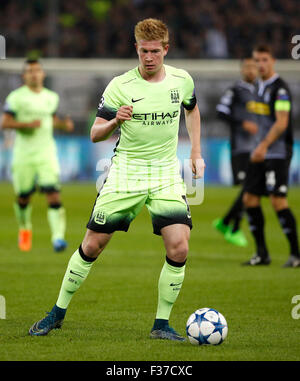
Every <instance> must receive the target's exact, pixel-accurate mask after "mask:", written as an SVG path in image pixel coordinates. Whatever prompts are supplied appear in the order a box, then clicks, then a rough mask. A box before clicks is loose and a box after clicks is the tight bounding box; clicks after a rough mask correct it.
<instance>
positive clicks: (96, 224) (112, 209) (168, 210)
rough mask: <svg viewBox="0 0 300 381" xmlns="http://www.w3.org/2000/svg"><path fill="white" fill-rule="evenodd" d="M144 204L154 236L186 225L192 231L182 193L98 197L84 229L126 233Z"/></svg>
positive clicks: (165, 191) (163, 192)
mask: <svg viewBox="0 0 300 381" xmlns="http://www.w3.org/2000/svg"><path fill="white" fill-rule="evenodd" d="M144 205H146V207H147V208H148V211H149V213H150V215H151V219H152V225H153V233H154V234H157V235H160V234H161V233H160V230H161V229H162V228H163V227H164V226H168V225H172V224H185V225H188V226H189V227H190V229H192V219H191V213H190V209H189V206H188V203H187V200H186V196H185V194H181V193H173V192H168V189H164V190H162V191H160V192H156V193H149V194H145V193H134V192H132V193H129V192H126V193H125V192H124V193H122V192H118V193H117V192H115V193H106V194H104V195H101V192H100V194H98V196H97V199H96V201H95V204H94V208H93V211H92V214H91V217H90V220H89V222H88V224H87V228H88V229H90V230H93V231H95V232H99V233H113V232H114V231H116V230H121V231H125V232H126V231H128V229H129V225H130V223H131V221H133V220H134V218H135V217H136V216H137V215H138V214H139V212H140V211H141V210H142V208H143V206H144Z"/></svg>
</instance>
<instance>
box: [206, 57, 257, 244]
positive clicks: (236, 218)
mask: <svg viewBox="0 0 300 381" xmlns="http://www.w3.org/2000/svg"><path fill="white" fill-rule="evenodd" d="M241 76H242V79H241V80H239V81H238V82H237V83H235V84H234V86H232V87H231V88H230V89H228V90H227V91H226V92H225V94H224V95H223V96H222V97H221V99H220V102H219V104H218V105H217V114H218V116H219V117H220V118H221V119H222V120H224V121H226V122H227V123H228V124H229V126H230V149H231V167H232V174H233V183H234V185H241V186H242V189H241V191H240V192H239V194H238V196H237V197H236V199H235V200H234V202H233V203H232V205H231V207H230V209H229V210H228V211H227V213H226V214H225V215H224V217H223V218H218V219H216V220H214V221H213V226H214V227H215V228H216V229H217V230H218V231H219V232H220V233H222V234H223V235H224V237H225V239H226V240H227V241H228V242H231V243H233V244H234V245H237V246H246V245H247V239H246V237H245V235H244V233H243V232H242V231H241V230H240V222H241V219H242V216H243V211H244V205H243V192H244V191H243V182H244V180H245V177H246V171H247V167H248V163H249V159H250V152H251V151H252V150H253V149H254V147H255V135H256V133H257V128H258V127H257V124H256V115H255V114H254V113H253V104H254V99H255V98H254V97H255V85H254V83H255V80H256V78H257V68H256V64H255V62H254V60H253V59H252V58H245V59H243V60H242V61H241Z"/></svg>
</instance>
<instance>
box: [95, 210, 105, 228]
mask: <svg viewBox="0 0 300 381" xmlns="http://www.w3.org/2000/svg"><path fill="white" fill-rule="evenodd" d="M94 221H95V222H96V224H99V225H104V224H105V222H106V215H105V213H104V212H103V211H102V210H100V211H99V212H97V213H96V214H95V217H94Z"/></svg>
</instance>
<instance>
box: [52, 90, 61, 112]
mask: <svg viewBox="0 0 300 381" xmlns="http://www.w3.org/2000/svg"><path fill="white" fill-rule="evenodd" d="M58 105H59V95H58V94H57V93H54V97H53V108H52V112H51V113H52V115H55V114H56V112H57V109H58Z"/></svg>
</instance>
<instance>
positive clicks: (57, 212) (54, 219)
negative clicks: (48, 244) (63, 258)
mask: <svg viewBox="0 0 300 381" xmlns="http://www.w3.org/2000/svg"><path fill="white" fill-rule="evenodd" d="M47 217H48V222H49V225H50V230H51V241H52V242H54V241H55V240H57V239H64V237H65V231H66V212H65V208H64V207H63V206H60V207H59V208H54V207H51V206H50V207H49V208H48V211H47Z"/></svg>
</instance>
